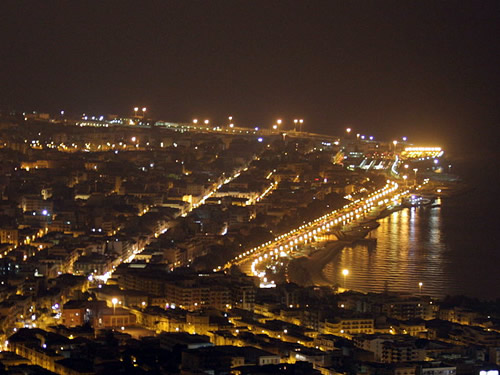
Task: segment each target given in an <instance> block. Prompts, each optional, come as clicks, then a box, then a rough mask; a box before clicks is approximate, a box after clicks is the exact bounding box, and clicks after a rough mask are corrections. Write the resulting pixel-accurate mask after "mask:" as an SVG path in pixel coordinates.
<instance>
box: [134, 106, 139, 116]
mask: <svg viewBox="0 0 500 375" xmlns="http://www.w3.org/2000/svg"><path fill="white" fill-rule="evenodd" d="M138 110H139V107H134V116H135V117H137V111H138Z"/></svg>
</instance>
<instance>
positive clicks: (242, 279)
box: [0, 106, 500, 375]
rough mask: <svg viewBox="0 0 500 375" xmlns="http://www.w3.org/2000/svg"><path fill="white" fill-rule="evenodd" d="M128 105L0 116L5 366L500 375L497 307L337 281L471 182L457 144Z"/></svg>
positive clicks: (33, 370)
mask: <svg viewBox="0 0 500 375" xmlns="http://www.w3.org/2000/svg"><path fill="white" fill-rule="evenodd" d="M128 112H129V113H126V114H122V115H112V114H99V113H97V114H89V113H79V114H69V113H66V112H65V111H64V110H61V111H60V112H58V113H55V114H54V113H40V112H35V111H25V112H16V111H3V112H1V113H0V155H1V157H0V170H1V174H0V295H1V298H0V336H1V337H0V349H1V351H0V373H5V374H64V375H91V374H182V375H195V374H213V375H218V374H220V375H222V374H239V375H261V374H290V375H292V374H295V375H298V374H323V375H338V374H367V375H371V374H384V375H385V374H394V375H421V374H422V375H455V374H477V375H498V371H499V370H500V305H499V303H498V301H497V302H496V303H493V302H492V303H486V302H484V301H480V300H477V299H474V298H470V297H465V296H451V295H442V294H441V293H438V292H437V291H436V290H433V289H432V288H431V287H430V286H429V285H427V281H422V280H418V281H417V282H414V283H413V284H414V285H412V288H413V292H408V291H401V290H397V288H393V287H391V286H390V285H387V287H386V288H385V289H384V290H382V291H373V290H370V289H369V288H367V287H366V286H362V285H361V286H359V285H357V287H354V286H353V283H352V281H351V277H352V275H353V274H354V273H356V271H357V270H356V269H349V268H338V267H336V268H333V270H334V271H332V269H330V268H329V271H328V272H327V267H326V265H327V263H328V264H330V262H335V256H337V255H338V254H339V252H340V251H342V249H344V248H345V247H351V248H352V247H353V246H355V245H356V244H361V245H362V246H365V247H366V248H367V249H376V247H377V238H376V237H375V236H374V235H373V232H374V230H375V229H376V228H377V227H378V226H379V225H380V224H379V220H381V219H383V218H386V217H390V216H391V215H393V214H397V213H398V212H406V211H409V210H414V209H432V208H433V207H436V208H438V207H439V206H440V204H441V201H442V200H443V199H454V197H455V196H457V195H459V194H460V193H462V192H464V191H466V190H467V189H469V186H468V185H467V184H466V183H465V182H464V181H462V179H461V178H460V176H457V175H455V174H454V166H453V162H452V160H451V159H450V158H449V157H448V155H447V153H446V150H445V149H443V148H441V147H440V145H436V144H416V143H414V142H413V141H412V140H411V139H410V138H407V137H406V136H405V135H401V134H395V135H394V137H393V138H392V139H380V140H379V139H377V138H376V137H374V136H373V135H371V134H363V133H361V132H360V131H359V130H357V129H356V128H355V127H346V128H345V129H343V130H342V132H341V134H337V135H325V134H318V133H314V132H312V131H310V129H312V128H311V127H309V124H308V122H307V119H306V118H301V117H297V118H294V117H291V118H285V117H283V118H276V119H270V120H269V122H268V123H267V124H266V125H265V126H260V125H259V126H248V125H243V124H240V123H239V121H238V117H237V116H235V115H233V114H228V115H227V116H226V118H225V119H224V120H220V119H219V120H217V121H215V120H212V119H209V118H191V119H188V120H186V121H185V122H169V121H164V120H158V119H154V118H153V117H152V116H150V114H149V112H150V110H149V109H148V108H147V107H143V106H136V107H132V108H130V109H129V111H128ZM368 251H376V250H368ZM493 287H494V286H493Z"/></svg>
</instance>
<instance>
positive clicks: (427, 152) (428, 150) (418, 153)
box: [401, 147, 444, 159]
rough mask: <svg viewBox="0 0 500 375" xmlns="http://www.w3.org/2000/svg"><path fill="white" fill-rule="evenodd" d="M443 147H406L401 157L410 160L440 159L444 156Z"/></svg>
mask: <svg viewBox="0 0 500 375" xmlns="http://www.w3.org/2000/svg"><path fill="white" fill-rule="evenodd" d="M443 153H444V151H443V150H442V149H441V147H406V148H405V149H404V151H403V152H402V153H401V156H403V157H405V158H409V159H417V158H438V157H441V156H442V155H443Z"/></svg>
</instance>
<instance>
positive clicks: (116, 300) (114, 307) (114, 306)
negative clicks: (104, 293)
mask: <svg viewBox="0 0 500 375" xmlns="http://www.w3.org/2000/svg"><path fill="white" fill-rule="evenodd" d="M111 303H112V304H113V315H115V311H116V304H117V303H118V298H116V297H115V298H113V299H112V300H111Z"/></svg>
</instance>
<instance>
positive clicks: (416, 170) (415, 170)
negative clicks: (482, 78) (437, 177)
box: [413, 168, 418, 185]
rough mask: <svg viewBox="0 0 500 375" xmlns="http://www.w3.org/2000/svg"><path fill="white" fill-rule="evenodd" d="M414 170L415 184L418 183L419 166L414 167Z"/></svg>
mask: <svg viewBox="0 0 500 375" xmlns="http://www.w3.org/2000/svg"><path fill="white" fill-rule="evenodd" d="M413 172H415V185H416V184H417V172H418V168H413Z"/></svg>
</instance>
